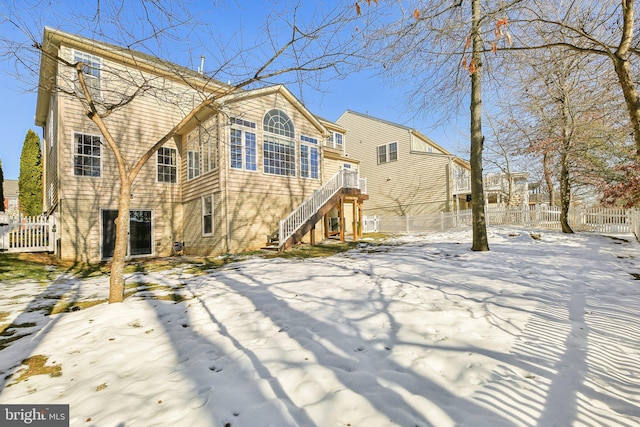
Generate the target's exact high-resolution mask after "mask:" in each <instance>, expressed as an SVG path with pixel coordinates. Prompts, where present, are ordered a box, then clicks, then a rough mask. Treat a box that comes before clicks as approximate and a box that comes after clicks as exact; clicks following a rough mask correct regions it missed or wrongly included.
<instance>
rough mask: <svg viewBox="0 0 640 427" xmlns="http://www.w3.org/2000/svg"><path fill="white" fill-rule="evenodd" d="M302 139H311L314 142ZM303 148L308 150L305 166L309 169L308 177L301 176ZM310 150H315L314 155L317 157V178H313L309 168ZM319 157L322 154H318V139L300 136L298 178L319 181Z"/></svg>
mask: <svg viewBox="0 0 640 427" xmlns="http://www.w3.org/2000/svg"><path fill="white" fill-rule="evenodd" d="M303 138H309V139H313V140H314V141H315V142H311V141H304V140H303ZM303 146H305V147H307V148H308V156H309V158H308V162H309V163H308V164H307V166H308V167H309V168H308V173H309V176H302V147H303ZM312 149H315V150H316V155H317V158H318V165H317V167H318V169H317V170H316V174H317V175H318V176H317V177H315V178H314V177H313V173H312V171H313V170H312V167H311V150H312ZM321 155H322V154H321V153H320V146H319V144H318V139H317V138H313V137H311V136H308V135H304V134H301V135H300V148H299V149H298V161H299V163H300V165H299V169H300V171H299V176H300V178H302V179H312V180H314V181H317V180H319V179H320V161H321V160H320V156H321Z"/></svg>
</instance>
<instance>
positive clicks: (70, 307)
mask: <svg viewBox="0 0 640 427" xmlns="http://www.w3.org/2000/svg"><path fill="white" fill-rule="evenodd" d="M106 302H107V300H106V299H94V300H85V301H63V300H60V301H59V302H58V303H57V304H56V305H54V306H53V307H52V308H51V311H50V312H49V314H60V313H71V312H72V311H78V310H84V309H87V308H90V307H94V306H96V305H99V304H104V303H106Z"/></svg>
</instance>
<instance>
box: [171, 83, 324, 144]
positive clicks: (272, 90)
mask: <svg viewBox="0 0 640 427" xmlns="http://www.w3.org/2000/svg"><path fill="white" fill-rule="evenodd" d="M276 93H277V94H279V95H282V96H283V97H284V98H285V99H286V100H287V101H288V102H289V103H291V105H293V106H294V107H295V108H296V109H297V110H298V111H300V113H301V114H302V115H303V116H304V117H306V118H307V120H309V122H311V124H313V126H315V127H316V128H317V129H318V130H319V131H320V132H321V133H322V134H323V135H325V136H326V134H327V128H326V127H325V126H324V124H323V123H322V122H321V121H320V120H318V118H317V117H316V116H315V115H314V114H312V113H311V111H309V110H308V109H307V107H305V106H304V104H303V103H302V102H300V100H298V98H296V96H295V95H294V94H293V93H291V91H290V90H289V89H287V87H286V86H284V85H281V84H279V85H273V86H267V87H263V88H258V89H251V90H237V91H235V92H231V93H229V94H227V95H223V96H221V97H220V98H218V99H216V100H213V101H212V102H211V103H203V104H201V105H200V106H199V107H197V108H198V109H199V111H195V112H194V113H195V114H194V115H193V119H192V120H189V121H188V122H185V123H184V125H183V126H182V128H183V129H185V128H190V127H191V126H192V125H193V121H194V120H196V117H197V120H198V121H204V120H206V118H207V117H209V116H211V114H213V113H214V112H215V111H217V110H218V109H219V108H220V107H223V106H224V105H226V104H233V103H236V102H240V101H245V100H248V99H252V98H256V97H260V96H267V95H273V94H276ZM179 132H181V131H179Z"/></svg>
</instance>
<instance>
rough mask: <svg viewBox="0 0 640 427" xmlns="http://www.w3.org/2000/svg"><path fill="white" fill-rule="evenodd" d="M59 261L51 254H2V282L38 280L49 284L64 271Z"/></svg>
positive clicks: (0, 279) (0, 274) (0, 272)
mask: <svg viewBox="0 0 640 427" xmlns="http://www.w3.org/2000/svg"><path fill="white" fill-rule="evenodd" d="M58 261H59V260H58V259H57V258H56V257H54V256H52V255H49V254H40V253H18V254H15V253H0V282H18V281H21V280H26V279H29V280H36V281H38V282H49V281H51V280H53V279H55V278H56V277H57V276H58V275H59V274H60V273H61V272H62V271H63V268H64V267H63V266H61V265H60V264H59V262H58Z"/></svg>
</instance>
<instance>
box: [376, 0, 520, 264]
mask: <svg viewBox="0 0 640 427" xmlns="http://www.w3.org/2000/svg"><path fill="white" fill-rule="evenodd" d="M521 1H522V0H512V1H508V2H504V1H502V2H498V1H495V2H494V1H481V0H469V1H463V0H460V1H453V2H452V1H446V0H428V1H416V2H415V3H414V4H411V5H410V6H409V7H407V8H406V9H400V10H398V9H399V8H400V6H398V5H397V4H395V3H393V4H390V5H386V4H385V5H382V4H381V5H380V7H387V8H388V10H389V12H388V15H389V16H394V14H393V11H394V8H395V11H396V12H397V13H396V15H397V14H400V17H397V18H389V17H387V19H385V20H383V22H380V23H376V22H370V23H369V27H367V33H366V37H367V40H368V42H369V45H368V47H369V49H370V50H371V51H372V52H373V53H372V56H375V57H376V58H378V59H379V61H380V62H381V63H382V65H383V67H384V70H385V73H388V74H389V75H391V76H393V78H394V79H395V80H396V81H401V82H402V83H403V84H405V85H406V87H408V88H409V90H408V92H410V93H412V97H411V99H412V100H413V101H414V102H416V105H418V106H419V108H420V109H421V110H422V113H426V112H429V113H434V112H435V114H438V115H440V116H441V117H442V116H443V114H444V116H445V117H446V113H443V111H448V112H449V113H450V114H454V113H458V112H460V111H461V106H462V105H464V104H465V103H466V101H467V100H468V101H469V110H468V111H469V115H470V128H469V129H470V144H469V146H470V150H469V153H470V164H471V189H472V216H473V244H472V249H473V250H476V251H486V250H489V243H488V239H487V231H486V221H485V212H484V190H483V181H482V175H483V167H482V153H483V148H484V135H483V131H482V116H483V108H482V93H483V78H484V77H485V76H487V75H490V73H488V71H489V70H491V69H492V68H491V67H488V66H487V65H488V63H489V62H490V61H488V60H487V58H488V57H487V55H488V54H491V55H493V54H495V53H496V52H497V49H498V47H499V46H500V45H502V44H505V45H508V44H509V43H510V42H511V35H510V33H509V30H508V26H509V20H508V19H507V17H506V15H507V13H508V12H509V11H510V10H511V9H512V8H514V7H516V6H517V5H518V4H519V3H521ZM367 3H371V2H367ZM374 3H375V2H374ZM389 22H391V23H389ZM496 61H499V58H498V57H496ZM496 61H493V62H494V63H495V62H496Z"/></svg>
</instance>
